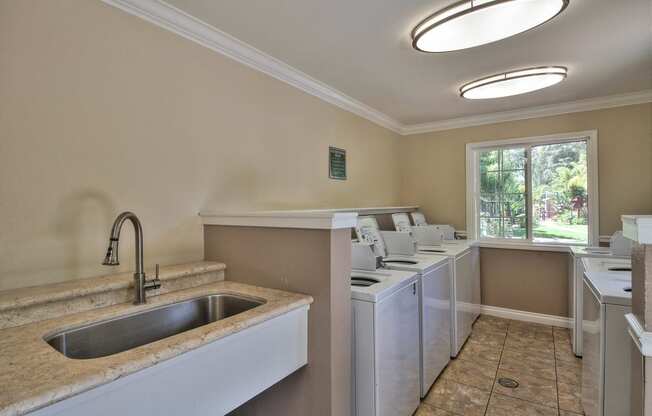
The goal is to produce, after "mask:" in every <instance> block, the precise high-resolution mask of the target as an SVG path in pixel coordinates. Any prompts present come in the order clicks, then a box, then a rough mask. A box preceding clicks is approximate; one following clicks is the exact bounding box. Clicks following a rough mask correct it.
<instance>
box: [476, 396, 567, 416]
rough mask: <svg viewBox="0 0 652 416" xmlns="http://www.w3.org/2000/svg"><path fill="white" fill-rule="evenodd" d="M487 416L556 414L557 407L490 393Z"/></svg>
mask: <svg viewBox="0 0 652 416" xmlns="http://www.w3.org/2000/svg"><path fill="white" fill-rule="evenodd" d="M486 415H487V416H557V409H556V408H553V407H546V406H542V405H539V404H535V403H531V402H526V401H524V400H520V399H515V398H513V397H509V396H503V395H502V394H492V395H491V399H490V400H489V407H488V408H487V413H486Z"/></svg>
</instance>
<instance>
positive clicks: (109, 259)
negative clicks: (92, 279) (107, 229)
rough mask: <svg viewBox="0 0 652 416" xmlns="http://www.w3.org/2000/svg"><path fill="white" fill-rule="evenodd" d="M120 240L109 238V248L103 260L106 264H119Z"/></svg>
mask: <svg viewBox="0 0 652 416" xmlns="http://www.w3.org/2000/svg"><path fill="white" fill-rule="evenodd" d="M119 241H120V240H118V239H117V238H111V239H110V240H109V248H107V249H106V256H105V257H104V261H103V262H102V264H103V265H105V266H119V265H120V260H119V259H118V243H119Z"/></svg>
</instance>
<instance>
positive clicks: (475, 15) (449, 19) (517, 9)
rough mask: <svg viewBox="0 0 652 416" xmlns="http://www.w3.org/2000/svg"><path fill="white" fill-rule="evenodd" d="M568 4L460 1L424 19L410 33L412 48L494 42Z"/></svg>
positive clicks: (441, 49)
mask: <svg viewBox="0 0 652 416" xmlns="http://www.w3.org/2000/svg"><path fill="white" fill-rule="evenodd" d="M568 2H569V0H462V1H460V2H457V3H454V4H452V5H450V6H448V7H446V8H444V9H441V10H439V11H437V12H435V13H433V14H431V15H430V16H428V17H426V18H425V19H423V20H422V21H421V22H420V23H419V24H418V25H417V26H416V27H415V28H414V29H413V30H412V46H413V47H414V48H415V49H416V50H418V51H422V52H450V51H458V50H460V49H467V48H473V47H475V46H480V45H485V44H487V43H492V42H496V41H498V40H501V39H505V38H508V37H510V36H514V35H516V34H518V33H522V32H525V31H527V30H530V29H532V28H535V27H537V26H539V25H541V24H543V23H545V22H547V21H548V20H550V19H552V18H553V17H555V16H557V15H558V14H559V13H561V12H562V11H563V10H564V9H565V8H566V6H568Z"/></svg>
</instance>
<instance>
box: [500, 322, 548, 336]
mask: <svg viewBox="0 0 652 416" xmlns="http://www.w3.org/2000/svg"><path fill="white" fill-rule="evenodd" d="M509 329H510V330H527V331H538V332H547V333H550V334H552V326H550V325H543V324H536V323H533V322H525V321H510V323H509Z"/></svg>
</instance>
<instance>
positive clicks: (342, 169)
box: [328, 146, 346, 180]
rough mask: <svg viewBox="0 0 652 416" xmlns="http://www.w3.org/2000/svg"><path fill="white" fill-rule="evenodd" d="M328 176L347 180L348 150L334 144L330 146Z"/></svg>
mask: <svg viewBox="0 0 652 416" xmlns="http://www.w3.org/2000/svg"><path fill="white" fill-rule="evenodd" d="M328 177H329V178H331V179H339V180H346V150H344V149H338V148H337V147H333V146H330V147H329V148H328Z"/></svg>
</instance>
